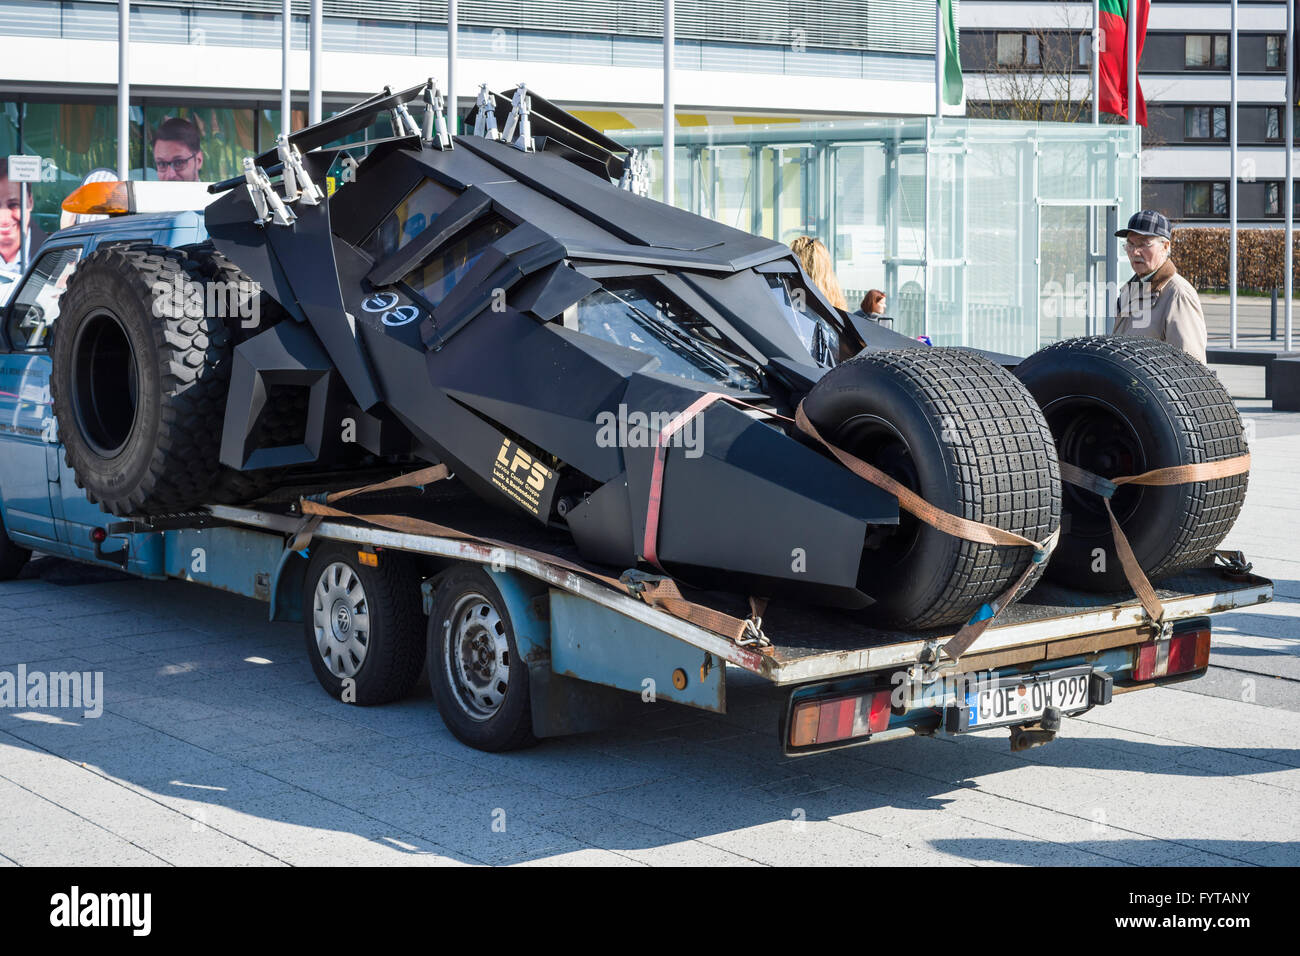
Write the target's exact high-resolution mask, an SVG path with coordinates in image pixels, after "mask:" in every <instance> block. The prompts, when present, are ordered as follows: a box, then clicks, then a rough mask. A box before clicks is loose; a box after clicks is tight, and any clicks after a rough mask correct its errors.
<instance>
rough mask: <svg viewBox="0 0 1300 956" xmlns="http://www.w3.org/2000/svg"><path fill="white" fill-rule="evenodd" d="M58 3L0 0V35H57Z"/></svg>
mask: <svg viewBox="0 0 1300 956" xmlns="http://www.w3.org/2000/svg"><path fill="white" fill-rule="evenodd" d="M59 19H60V17H59V4H57V3H32V2H31V0H0V35H4V36H25V37H57V36H58V35H59Z"/></svg>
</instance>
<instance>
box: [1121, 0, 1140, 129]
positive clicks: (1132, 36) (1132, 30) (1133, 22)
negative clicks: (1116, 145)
mask: <svg viewBox="0 0 1300 956" xmlns="http://www.w3.org/2000/svg"><path fill="white" fill-rule="evenodd" d="M1124 35H1125V36H1124V42H1125V46H1127V47H1128V125H1129V126H1136V125H1137V88H1138V54H1137V50H1138V39H1137V0H1128V26H1127V28H1125V30H1124Z"/></svg>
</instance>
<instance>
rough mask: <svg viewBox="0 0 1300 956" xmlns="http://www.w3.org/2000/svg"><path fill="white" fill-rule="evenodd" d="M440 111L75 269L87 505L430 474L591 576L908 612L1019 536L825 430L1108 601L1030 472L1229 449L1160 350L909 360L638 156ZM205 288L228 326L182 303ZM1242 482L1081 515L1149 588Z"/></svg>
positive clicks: (1203, 394)
mask: <svg viewBox="0 0 1300 956" xmlns="http://www.w3.org/2000/svg"><path fill="white" fill-rule="evenodd" d="M416 102H422V103H423V105H424V116H423V119H422V123H420V124H418V125H417V123H416V121H415V119H414V118H413V116H412V115H411V112H410V110H408V108H407V104H408V103H416ZM417 109H418V106H417ZM381 115H387V116H389V117H390V118H391V122H392V126H393V129H394V132H395V135H393V136H391V137H388V138H385V139H382V140H376V141H372V142H369V143H365V144H360V145H363V146H365V147H367V148H368V149H369V152H368V155H366V156H365V158H364V159H363V160H362V161H361V162H360V163H359V164H358V163H354V162H352V161H351V159H350V158H348V157H349V155H350V154H348V153H347V152H346V151H347V150H348V149H353V150H355V149H356V148H357V145H356V144H354V145H352V146H349V147H330V146H329V144H331V143H335V142H337V141H338V140H340V139H341V138H344V137H346V136H348V135H350V134H353V133H356V132H357V131H359V130H362V129H365V128H366V127H368V126H370V125H372V124H373V123H374V122H375V120H376V117H378V116H381ZM499 117H500V119H499ZM465 124H466V128H470V127H472V128H473V129H474V133H473V134H469V135H456V136H453V135H450V134H449V133H448V132H447V125H446V122H445V118H444V113H443V109H442V105H441V99H440V97H439V96H438V94H437V90H436V87H434V86H433V85H432V83H431V82H430V83H426V84H423V85H421V86H419V87H416V88H414V89H411V90H407V91H404V92H401V93H391V92H390V91H387V90H385V91H384V93H382V94H379V95H378V96H375V97H372V98H370V99H368V100H366V101H365V102H363V103H361V104H359V105H357V106H356V107H354V108H352V109H350V110H348V111H346V112H344V113H342V114H339V115H337V116H335V117H333V118H331V119H329V120H327V121H325V122H323V123H320V124H317V125H314V126H311V127H308V128H306V129H303V130H301V131H299V132H296V133H294V134H292V135H290V136H288V137H281V139H280V141H279V143H278V145H277V148H276V149H275V150H272V151H269V152H267V153H265V154H263V155H260V156H257V157H256V158H251V157H250V158H249V159H247V160H245V171H244V175H243V176H242V177H238V178H236V179H233V180H229V181H227V182H224V183H218V184H215V185H214V186H213V187H212V190H213V191H214V192H217V193H219V194H220V195H219V197H218V198H217V199H215V200H214V201H212V202H211V204H210V205H208V206H207V208H206V211H205V217H206V227H207V230H208V233H209V236H210V241H209V242H208V243H205V244H202V245H197V246H190V247H183V248H177V249H169V248H162V247H158V246H150V245H118V246H111V247H108V248H105V249H100V250H97V251H95V252H94V253H93V254H91V255H90V256H88V257H87V258H86V259H85V260H84V261H83V262H82V263H81V264H80V265H79V266H78V267H77V270H76V272H75V273H74V275H73V276H72V278H71V280H70V282H69V284H68V288H67V291H66V293H65V296H64V298H63V302H62V307H61V315H60V318H59V321H58V324H57V326H56V328H55V330H54V341H53V378H52V389H53V397H54V403H55V410H56V414H57V416H58V419H59V421H60V423H61V429H60V431H61V434H62V438H63V441H64V443H65V445H66V447H67V458H68V463H69V465H70V466H71V467H72V469H73V470H74V471H75V473H76V476H77V478H78V481H79V482H80V483H81V484H82V486H83V487H84V488H85V489H86V491H87V494H88V495H89V496H90V498H91V500H92V501H98V502H99V504H100V505H101V507H103V508H104V510H106V511H108V512H111V513H113V514H118V515H149V514H161V513H172V512H177V511H183V510H186V509H193V508H196V507H199V506H201V505H203V504H205V503H211V502H216V501H225V502H238V501H249V500H253V499H256V498H257V497H258V496H259V495H260V494H262V493H263V492H264V491H265V490H266V489H267V488H268V487H269V486H270V485H272V484H274V483H275V482H277V481H284V480H286V478H288V477H289V476H292V477H294V478H295V480H302V479H304V478H308V479H309V478H310V477H311V476H312V475H313V474H324V473H327V472H329V473H338V472H339V471H340V470H347V469H353V468H372V467H377V466H383V467H389V468H393V469H402V468H411V467H415V466H417V465H420V464H422V463H429V464H438V463H445V464H446V465H447V467H448V468H449V469H450V470H451V471H452V472H453V473H454V476H455V480H457V481H459V482H462V483H463V484H464V485H465V486H466V487H468V488H469V489H471V490H472V491H473V492H475V493H477V494H479V495H481V496H484V497H486V498H489V499H491V500H493V501H496V502H499V503H500V504H501V506H502V507H504V508H506V509H510V510H513V511H514V512H516V513H517V514H518V516H519V518H520V520H527V521H533V522H540V523H543V524H545V525H548V526H551V527H553V528H557V529H564V530H567V532H568V534H569V535H571V536H572V541H573V543H574V544H575V545H576V547H577V549H578V551H579V553H580V554H581V556H582V557H583V558H584V559H585V560H587V561H589V562H592V563H594V564H599V565H606V566H611V567H613V568H615V569H618V570H622V569H628V568H634V567H637V566H640V567H641V568H642V569H643V570H647V571H654V570H663V571H666V572H667V573H668V574H670V575H672V576H673V577H675V578H679V579H681V580H682V581H684V582H687V583H689V584H691V585H696V586H700V587H705V588H711V589H718V590H725V591H730V592H735V593H739V594H749V595H761V596H765V597H776V596H784V597H787V598H790V599H794V600H799V601H803V602H810V603H815V604H822V605H829V606H836V607H842V608H847V609H852V610H856V611H861V612H862V613H864V614H865V615H868V616H870V617H872V618H873V619H876V620H880V621H887V622H890V623H893V624H896V625H901V626H905V627H933V626H939V625H947V624H952V623H955V622H961V621H964V620H966V619H967V618H969V617H971V615H972V614H973V613H975V612H976V611H978V610H979V609H980V608H981V606H982V605H984V604H985V603H986V602H988V601H990V600H992V599H993V598H994V597H995V596H996V595H999V594H1001V593H1003V592H1004V591H1005V590H1006V589H1007V588H1008V587H1009V586H1010V585H1011V584H1012V583H1013V582H1015V581H1017V580H1019V579H1020V578H1021V576H1022V575H1025V574H1026V571H1027V570H1028V569H1029V568H1030V563H1031V561H1033V559H1034V556H1035V551H1034V549H1033V548H1031V547H1024V546H1016V545H1008V544H990V543H982V542H980V541H977V540H971V539H969V538H965V537H961V536H959V535H954V534H950V533H947V532H945V531H942V530H939V529H938V528H936V527H934V526H932V524H931V523H927V522H924V521H920V520H918V519H917V518H916V517H914V516H913V513H911V512H909V511H906V510H904V511H900V507H899V498H898V497H897V496H896V495H895V494H893V493H890V492H889V491H886V490H884V488H883V487H881V486H880V483H879V482H875V483H873V482H870V481H865V480H863V478H861V477H859V475H858V474H855V473H854V472H853V471H851V470H850V468H849V467H846V466H845V464H843V463H842V459H841V458H839V457H837V456H836V455H835V454H833V453H832V446H833V448H834V449H838V450H839V451H841V452H843V453H846V454H848V455H851V456H854V457H855V458H857V459H860V460H862V461H865V462H868V463H869V464H871V465H873V466H874V467H876V468H878V469H879V470H880V471H881V472H883V473H884V474H885V475H887V476H889V477H890V478H892V479H893V480H894V481H896V482H898V483H900V484H901V485H903V486H905V487H906V488H907V489H910V490H911V491H912V492H915V493H916V494H917V495H919V496H920V498H922V499H924V501H925V502H927V503H928V504H929V506H931V507H932V508H933V509H937V511H939V512H945V513H947V514H948V515H954V516H957V517H960V518H965V519H968V520H969V521H973V522H978V523H981V524H984V525H991V526H994V527H996V528H998V529H1002V530H1003V531H1007V532H1013V533H1014V534H1016V535H1019V536H1021V537H1023V538H1024V539H1027V540H1028V541H1030V542H1044V541H1048V540H1051V539H1052V538H1053V535H1054V534H1057V533H1058V532H1059V535H1058V536H1059V545H1058V546H1057V548H1056V550H1055V553H1054V554H1053V555H1052V557H1051V559H1050V561H1049V562H1040V564H1039V566H1037V567H1035V568H1033V569H1032V570H1030V571H1029V573H1028V574H1027V576H1026V577H1025V581H1024V588H1028V587H1029V586H1031V585H1032V584H1033V583H1034V581H1035V580H1036V579H1037V578H1038V576H1039V575H1040V574H1041V573H1043V570H1044V564H1045V565H1046V568H1047V572H1048V573H1049V574H1052V575H1058V576H1062V577H1066V578H1068V579H1069V580H1070V581H1071V582H1072V583H1073V584H1074V585H1075V586H1080V587H1085V588H1089V587H1091V588H1095V589H1099V590H1106V589H1118V588H1123V587H1125V586H1126V583H1125V578H1124V575H1123V573H1122V571H1121V569H1120V560H1119V559H1118V557H1117V555H1116V553H1115V545H1114V541H1113V539H1112V532H1111V526H1110V523H1109V518H1108V515H1107V512H1106V507H1105V502H1104V501H1103V498H1102V497H1101V496H1099V495H1097V494H1096V493H1095V492H1094V491H1092V490H1089V489H1086V488H1080V487H1076V486H1074V485H1068V484H1067V485H1065V486H1063V485H1062V481H1061V469H1060V463H1061V462H1062V461H1063V462H1066V463H1068V464H1071V465H1075V466H1078V467H1080V468H1083V469H1087V470H1088V471H1089V472H1092V473H1094V474H1096V475H1100V476H1103V477H1114V476H1121V475H1136V474H1139V473H1142V472H1144V471H1148V470H1150V469H1153V468H1162V467H1170V466H1178V465H1185V464H1195V463H1201V462H1213V461H1219V460H1223V459H1230V458H1234V457H1238V456H1241V455H1242V454H1243V453H1244V452H1245V444H1244V441H1243V436H1242V427H1241V422H1240V419H1239V418H1238V415H1237V412H1236V410H1235V408H1234V406H1233V404H1232V402H1231V400H1230V399H1229V398H1228V396H1227V395H1226V393H1225V392H1224V390H1223V389H1222V387H1220V385H1219V383H1218V381H1217V379H1215V378H1214V376H1213V375H1212V374H1211V373H1210V372H1209V370H1208V369H1206V368H1205V367H1204V366H1203V365H1200V364H1199V363H1198V362H1196V361H1195V360H1193V359H1191V358H1189V357H1187V356H1186V355H1184V354H1183V353H1181V352H1180V351H1178V350H1177V349H1174V348H1171V347H1169V346H1166V345H1164V344H1163V343H1160V342H1156V341H1152V340H1147V339H1133V338H1124V339H1116V338H1105V337H1100V338H1089V339H1078V340H1072V341H1069V342H1063V343H1057V344H1055V345H1053V346H1050V347H1048V348H1046V349H1044V350H1042V351H1040V352H1039V353H1037V354H1035V355H1034V356H1032V357H1030V358H1029V359H1027V360H1025V361H1023V362H1018V360H1016V359H1013V358H1010V357H1006V356H997V355H990V354H986V353H981V352H979V351H978V350H970V349H957V348H943V347H930V346H928V345H925V344H922V343H918V342H916V341H914V340H912V339H910V338H907V337H905V336H902V335H898V334H896V333H894V332H892V331H889V330H887V329H885V328H883V327H881V326H879V325H877V324H876V323H874V322H871V321H869V320H866V319H864V318H863V317H861V316H860V315H858V316H848V315H846V314H844V313H842V312H839V311H837V310H836V309H835V308H833V307H832V306H831V304H830V303H829V302H828V301H827V300H826V299H825V298H824V296H823V295H822V293H821V292H820V291H819V290H818V288H817V286H816V285H814V284H813V283H812V282H811V281H810V280H809V279H808V277H807V276H806V275H805V274H804V272H803V271H802V269H801V268H800V265H799V263H798V260H797V259H796V258H795V256H794V255H793V253H792V252H791V251H790V249H788V248H787V247H786V246H784V245H781V244H779V243H776V242H773V241H771V240H768V239H765V238H761V237H757V236H753V235H750V234H748V233H744V232H741V231H738V230H735V229H731V228H728V227H726V226H723V225H720V224H718V223H716V222H713V221H711V220H708V219H704V218H701V217H699V216H695V215H692V214H690V213H688V212H684V211H682V210H679V209H676V208H673V207H671V206H668V205H665V204H662V203H660V202H657V201H654V200H652V199H649V198H647V197H646V196H644V195H642V194H641V193H642V192H643V191H644V190H643V189H641V188H639V183H640V182H641V181H643V176H642V174H643V173H644V160H643V159H642V158H641V157H638V156H637V155H635V153H634V152H633V151H629V150H628V149H626V148H624V147H622V146H620V145H619V144H618V143H617V142H615V141H614V140H612V139H610V138H608V137H606V136H604V135H603V134H602V133H600V132H598V131H597V130H595V129H593V128H591V127H589V126H587V125H586V124H584V123H582V122H581V121H579V120H578V119H576V118H575V117H573V116H571V115H568V114H567V113H565V112H563V111H562V110H560V109H558V108H557V107H555V106H554V105H553V104H550V103H549V102H547V101H546V100H544V99H543V98H541V97H540V96H537V95H536V94H530V93H529V92H528V91H527V90H526V89H524V88H523V87H522V86H521V87H520V88H519V89H518V90H516V91H514V92H513V94H512V95H510V96H506V95H503V94H489V93H487V91H486V89H485V90H484V91H483V92H482V93H481V94H480V97H479V103H478V106H477V107H475V109H474V110H472V111H471V113H470V114H469V115H468V116H467V117H466V118H465ZM336 162H342V163H343V164H344V172H343V174H342V175H341V176H340V177H339V178H340V179H341V180H342V182H341V184H340V185H339V187H338V188H337V190H335V191H334V192H333V193H332V194H330V195H327V194H326V190H325V189H324V184H325V182H326V177H327V174H328V172H329V171H330V170H331V168H337V167H336V166H335V164H336ZM232 288H233V289H241V290H246V291H245V292H244V293H242V294H243V295H244V301H242V302H241V309H240V310H238V311H236V312H235V314H233V315H232V314H230V313H231V312H232V311H234V310H220V309H215V310H214V309H213V308H212V302H213V301H214V297H213V296H212V295H211V294H210V293H211V291H212V290H213V289H219V290H220V289H224V290H229V289H232ZM223 311H224V312H225V313H226V314H217V313H221V312H223ZM249 315H252V316H253V318H252V319H250V318H248V317H247V316H249ZM718 394H721V395H722V396H724V398H722V399H716V396H717V395H718ZM800 407H802V413H803V415H804V416H805V419H804V420H805V422H806V423H807V424H809V425H810V426H811V428H808V427H799V426H798V425H796V424H795V423H794V421H793V419H795V417H796V413H797V412H798V411H799V409H800ZM813 431H815V432H816V433H817V434H818V435H819V436H820V440H819V439H817V438H814V437H812V434H811V432H813ZM1245 486H1246V476H1245V475H1244V474H1236V475H1231V476H1228V477H1223V478H1218V479H1215V480H1211V481H1197V482H1184V483H1181V484H1177V485H1170V486H1162V487H1152V486H1137V485H1125V486H1123V487H1122V488H1120V489H1119V490H1118V491H1116V492H1115V493H1114V495H1113V497H1112V498H1111V499H1110V505H1111V507H1112V509H1113V512H1114V514H1115V517H1116V520H1117V521H1118V522H1119V524H1120V525H1121V526H1122V527H1123V528H1124V531H1125V534H1126V535H1127V538H1128V540H1129V542H1130V543H1131V545H1132V549H1133V552H1134V554H1135V555H1136V559H1137V561H1138V563H1139V564H1140V565H1141V567H1142V569H1143V570H1144V571H1145V572H1146V573H1147V574H1148V575H1150V576H1152V577H1159V576H1161V575H1164V574H1169V573H1173V572H1176V571H1179V570H1182V569H1185V568H1187V567H1189V566H1192V565H1195V564H1199V563H1202V562H1204V561H1205V560H1206V559H1207V558H1208V557H1209V556H1210V554H1211V552H1212V551H1213V549H1214V548H1215V547H1216V546H1217V545H1218V543H1219V542H1220V540H1221V539H1222V537H1223V536H1224V534H1226V532H1227V531H1228V529H1229V528H1230V527H1231V525H1232V523H1233V521H1234V520H1235V518H1236V516H1237V513H1238V511H1239V510H1240V507H1241V504H1242V501H1243V498H1244V494H1245ZM1039 556H1040V557H1041V552H1039ZM1022 593H1023V589H1022Z"/></svg>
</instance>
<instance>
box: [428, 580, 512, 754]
mask: <svg viewBox="0 0 1300 956" xmlns="http://www.w3.org/2000/svg"><path fill="white" fill-rule="evenodd" d="M427 656H428V661H429V684H430V686H431V687H432V689H433V697H434V700H435V701H436V702H437V704H438V712H439V713H440V714H441V715H442V719H443V723H445V724H446V726H447V729H448V730H450V731H451V732H452V734H454V735H455V737H456V739H458V740H459V741H460V742H461V743H463V744H466V745H467V746H470V747H474V748H475V749H477V750H486V751H490V752H499V751H503V750H518V749H520V748H523V747H531V746H532V745H533V744H535V743H537V738H536V737H535V736H534V735H533V717H532V701H531V698H530V694H529V687H528V665H527V663H526V662H525V661H524V659H523V658H522V657H521V656H520V655H519V651H518V647H517V645H516V643H515V633H514V625H513V624H512V622H511V620H510V614H509V611H508V610H507V609H506V604H505V601H504V600H503V599H502V597H501V592H500V591H499V590H498V589H497V586H496V584H495V583H494V582H493V580H492V577H491V576H490V575H489V574H488V573H487V572H486V571H484V570H483V569H482V568H480V567H478V566H477V565H460V566H457V567H455V568H452V569H451V570H450V571H448V572H446V574H445V575H444V576H443V577H442V578H441V580H440V581H439V583H438V588H437V590H436V591H435V592H434V599H433V611H432V613H431V614H430V615H429V641H428V653H427Z"/></svg>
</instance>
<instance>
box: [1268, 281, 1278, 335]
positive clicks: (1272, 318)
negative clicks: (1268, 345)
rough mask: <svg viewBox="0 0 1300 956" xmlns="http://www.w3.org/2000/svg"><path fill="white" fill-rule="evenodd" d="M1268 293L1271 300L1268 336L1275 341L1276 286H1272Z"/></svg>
mask: <svg viewBox="0 0 1300 956" xmlns="http://www.w3.org/2000/svg"><path fill="white" fill-rule="evenodd" d="M1269 295H1270V297H1271V298H1272V300H1273V302H1272V305H1271V306H1270V307H1269V318H1268V323H1269V329H1270V330H1271V332H1270V335H1269V338H1270V339H1272V340H1273V341H1274V342H1276V341H1277V287H1276V286H1274V288H1273V290H1272V292H1270V293H1269Z"/></svg>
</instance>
